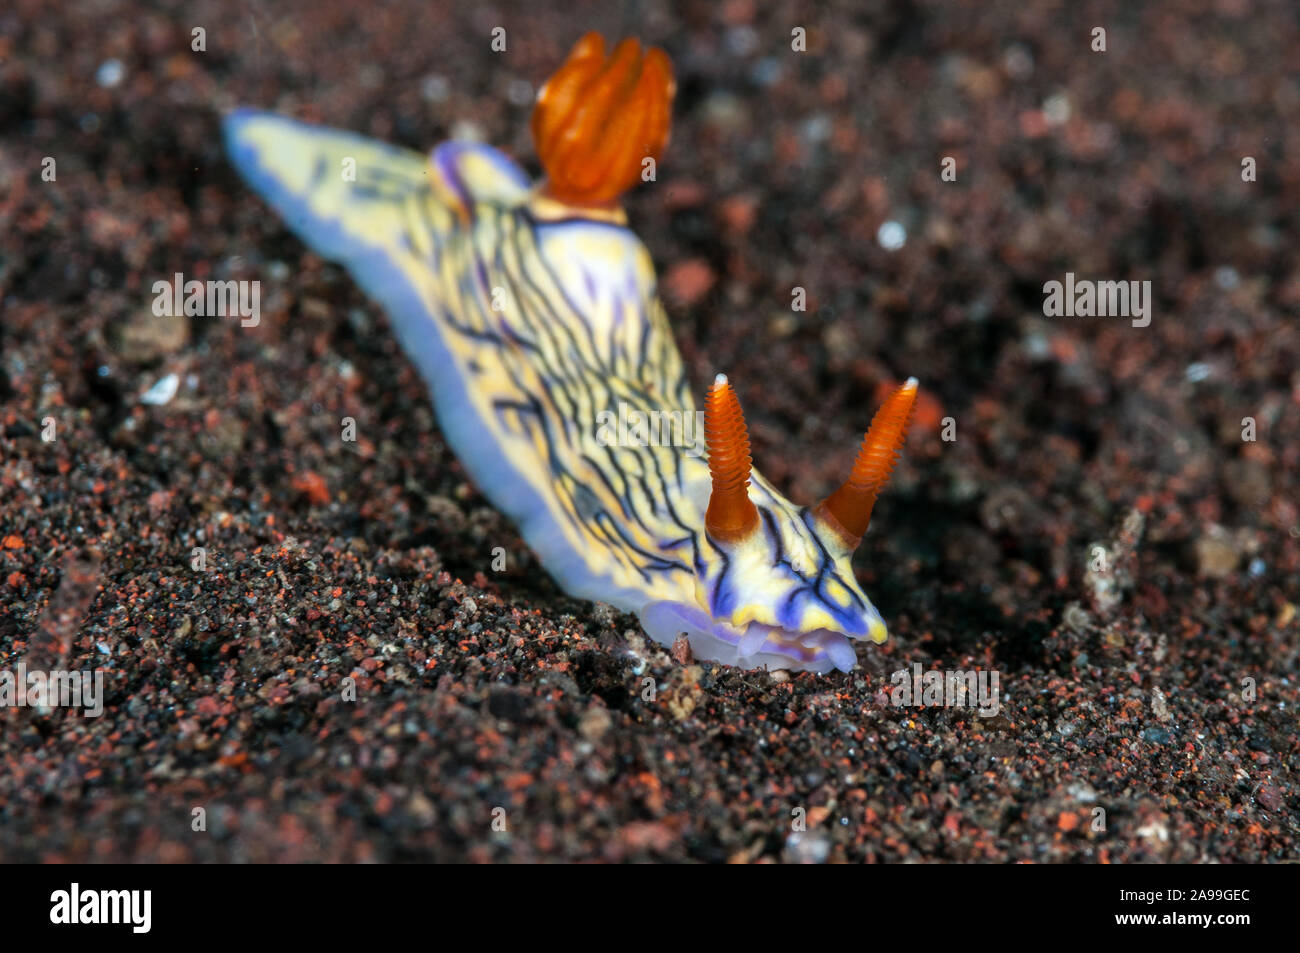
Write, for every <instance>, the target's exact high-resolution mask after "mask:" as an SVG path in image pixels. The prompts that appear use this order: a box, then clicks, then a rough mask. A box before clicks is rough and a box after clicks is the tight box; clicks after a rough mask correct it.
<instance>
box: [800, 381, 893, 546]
mask: <svg viewBox="0 0 1300 953" xmlns="http://www.w3.org/2000/svg"><path fill="white" fill-rule="evenodd" d="M915 404H916V378H915V377H911V378H908V380H907V382H906V383H905V384H903V386H902V387H900V388H898V390H896V391H894V392H893V393H892V394H890V395H889V398H888V399H887V400H886V401H885V402H884V403H883V404H881V405H880V409H879V410H878V411H876V416H875V417H873V418H871V427H870V428H868V430H867V435H866V436H865V437H863V438H862V449H861V450H859V451H858V459H857V460H856V461H855V462H854V464H853V472H852V473H850V474H849V478H848V479H847V480H845V481H844V485H843V486H841V487H840V488H839V489H838V490H836V491H835V492H834V493H832V494H831V495H830V496H828V497H826V499H825V500H823V501H822V503H821V504H820V505H819V506H818V508H817V510H818V513H819V515H821V516H822V517H823V518H828V519H829V521H830V523H831V525H832V526H834V527H835V528H836V529H837V530H839V531H840V534H841V535H842V536H844V538H845V540H846V541H847V542H848V543H850V544H851V545H852V546H856V545H857V544H858V541H859V540H861V539H862V537H863V536H864V535H865V534H866V532H867V526H868V525H869V524H870V523H871V508H872V507H873V506H875V505H876V497H877V496H878V495H879V494H880V491H881V490H883V489H884V488H885V484H886V483H888V482H889V475H890V473H892V472H893V470H894V464H895V463H897V462H898V453H899V451H900V450H902V449H903V441H905V440H906V439H907V426H908V424H909V423H910V422H911V419H912V408H913V406H915Z"/></svg>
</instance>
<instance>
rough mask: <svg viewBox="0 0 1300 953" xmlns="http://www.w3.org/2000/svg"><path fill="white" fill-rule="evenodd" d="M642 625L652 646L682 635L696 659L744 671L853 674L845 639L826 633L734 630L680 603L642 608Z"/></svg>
mask: <svg viewBox="0 0 1300 953" xmlns="http://www.w3.org/2000/svg"><path fill="white" fill-rule="evenodd" d="M641 625H642V627H643V628H644V629H645V630H646V632H647V633H648V634H649V635H650V637H651V638H653V639H654V640H655V641H656V642H658V643H660V644H661V645H666V646H670V647H671V646H672V644H673V643H674V642H675V641H676V640H677V638H678V637H679V636H681V635H685V636H686V638H687V639H688V640H689V641H690V643H691V654H692V655H694V656H695V657H696V658H697V659H701V660H703V661H710V662H722V663H724V664H726V665H735V666H738V667H739V668H746V669H768V670H769V671H775V670H777V669H786V670H788V671H792V672H805V671H806V672H818V673H825V672H830V671H835V670H837V669H838V670H839V671H841V672H848V671H852V670H853V669H854V668H855V667H857V664H858V659H857V654H856V653H855V652H854V651H853V643H852V642H851V641H850V640H849V639H848V637H847V636H845V635H843V634H842V633H840V632H832V631H831V630H830V629H814V630H813V631H811V632H788V631H786V630H785V629H780V628H776V627H775V626H770V625H762V624H761V623H758V622H751V623H750V624H749V625H747V626H744V627H743V628H736V627H735V626H732V625H729V624H727V623H726V622H719V621H717V620H714V619H711V618H710V617H709V616H708V614H707V613H705V612H703V611H701V610H699V609H697V608H694V607H693V606H687V605H683V604H682V603H679V602H654V603H651V604H650V605H648V606H646V607H645V608H644V609H642V610H641Z"/></svg>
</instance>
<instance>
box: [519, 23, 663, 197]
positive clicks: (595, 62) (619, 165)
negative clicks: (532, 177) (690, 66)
mask: <svg viewBox="0 0 1300 953" xmlns="http://www.w3.org/2000/svg"><path fill="white" fill-rule="evenodd" d="M676 89H677V84H676V82H675V81H674V79H673V68H672V64H671V63H670V62H669V61H668V55H667V54H666V53H664V51H663V50H661V49H659V48H658V47H651V48H650V49H648V50H646V51H645V52H644V53H643V52H642V50H641V44H640V43H638V42H637V41H636V40H635V39H632V38H631V37H629V38H627V39H625V40H623V41H622V42H621V43H619V44H618V46H616V47H615V48H614V52H613V54H612V55H610V56H609V57H606V56H605V39H604V37H602V36H601V35H600V34H599V33H588V34H587V35H586V36H584V37H583V38H582V39H581V40H579V41H578V42H577V44H576V45H575V46H574V47H573V51H572V52H571V53H570V54H569V58H568V59H567V60H565V61H564V65H563V66H561V67H560V68H559V70H557V71H556V73H555V75H553V76H552V77H551V78H550V79H549V80H547V82H546V85H545V86H543V87H542V90H541V92H539V93H538V94H537V105H536V106H535V107H534V108H533V122H532V126H533V142H534V145H535V147H536V149H537V156H538V158H539V159H540V160H541V162H542V167H543V168H544V169H545V170H546V186H545V191H546V193H547V194H548V195H550V196H551V197H553V198H556V199H559V200H560V201H562V202H567V203H569V204H571V205H589V206H591V205H595V206H608V205H611V204H613V203H614V202H615V201H616V200H617V199H618V197H619V196H620V195H622V194H623V193H624V192H626V191H627V190H628V189H630V188H631V187H632V186H633V185H634V184H636V182H637V180H638V179H639V178H640V177H641V168H642V163H643V162H644V161H645V160H646V159H647V158H650V159H654V160H655V161H656V162H658V161H659V156H660V154H661V153H662V152H663V150H664V147H665V146H667V145H668V129H669V123H670V120H671V107H672V100H673V94H674V93H675V92H676Z"/></svg>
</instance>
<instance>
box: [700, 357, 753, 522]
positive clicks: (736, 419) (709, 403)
mask: <svg viewBox="0 0 1300 953" xmlns="http://www.w3.org/2000/svg"><path fill="white" fill-rule="evenodd" d="M704 442H705V445H706V446H707V447H708V450H709V476H711V477H712V478H713V492H712V493H711V494H710V495H709V508H708V510H707V511H706V512H705V514H704V528H705V529H706V530H707V531H708V533H709V535H710V536H712V537H713V538H714V539H716V540H718V541H720V542H731V541H734V540H737V539H741V538H743V537H745V536H748V535H749V534H750V533H751V532H753V531H754V530H755V529H756V528H757V527H758V507H756V506H754V502H753V500H751V499H750V498H749V470H750V467H751V465H752V460H751V459H750V456H749V430H748V429H747V428H746V427H745V415H744V414H743V413H742V412H741V410H740V401H739V400H738V399H737V397H736V392H735V391H734V390H732V389H731V384H730V383H728V381H727V375H725V374H719V375H718V376H717V378H716V379H715V380H714V382H713V386H712V387H710V388H709V393H708V394H707V395H706V396H705V398H704Z"/></svg>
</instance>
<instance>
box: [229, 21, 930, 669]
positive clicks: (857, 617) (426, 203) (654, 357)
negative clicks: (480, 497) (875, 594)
mask: <svg viewBox="0 0 1300 953" xmlns="http://www.w3.org/2000/svg"><path fill="white" fill-rule="evenodd" d="M674 91H675V81H674V78H673V73H672V67H671V64H670V63H669V60H668V57H667V56H666V55H665V54H664V53H663V51H662V50H659V49H655V48H651V49H649V50H643V49H642V47H641V45H640V44H639V43H638V42H637V41H636V40H633V39H626V40H624V41H622V42H621V43H619V44H618V46H617V47H615V48H614V49H613V51H612V52H609V53H607V52H606V48H605V43H604V40H603V39H602V38H601V37H600V36H599V35H598V34H595V33H591V34H588V35H587V36H585V37H583V38H582V40H580V41H579V42H578V44H577V45H576V46H575V47H574V48H573V51H572V53H571V54H570V56H569V58H568V60H567V61H566V62H565V63H564V65H563V66H562V67H561V68H560V70H559V71H558V72H557V73H556V74H555V75H554V76H552V77H551V79H550V80H549V81H548V82H547V83H546V85H545V86H544V87H543V88H542V89H541V91H540V92H539V94H538V97H537V104H536V106H535V109H534V112H533V117H532V132H533V137H534V142H535V146H536V149H537V153H538V157H539V159H540V161H541V164H542V167H543V169H544V171H545V177H544V179H543V180H542V181H541V182H540V183H538V184H534V183H532V182H531V181H530V180H529V177H528V176H527V174H525V172H524V171H523V170H522V169H521V168H520V167H519V166H517V165H516V164H515V163H514V162H512V161H511V160H510V159H508V158H507V157H506V156H505V155H503V154H502V153H501V152H499V151H497V150H496V149H493V148H491V147H490V146H486V145H481V144H474V143H465V142H449V143H445V144H443V145H440V146H438V147H436V148H435V149H434V150H433V151H432V153H431V154H430V155H429V156H427V157H426V156H424V155H421V154H419V153H416V152H411V151H407V150H405V149H400V148H396V147H392V146H388V145H384V144H382V143H379V142H375V141H373V140H370V139H367V138H364V137H361V136H357V135H353V134H350V133H346V132H341V131H336V130H330V129H324V128H320V127H315V126H310V125H305V124H302V123H299V122H295V121H292V120H289V119H285V118H282V117H279V116H276V115H273V114H270V113H263V112H258V111H253V110H247V109H244V110H238V111H236V112H234V113H231V114H230V115H228V116H227V117H226V119H225V122H224V126H225V137H226V144H227V150H228V153H229V155H230V158H231V160H232V161H233V163H234V165H235V166H236V167H237V168H238V169H239V171H240V172H241V174H242V175H243V176H244V177H245V178H246V179H247V180H248V182H249V183H250V184H251V185H252V186H253V188H255V189H256V190H257V191H258V192H259V193H260V194H261V195H262V196H263V198H264V199H265V200H266V201H267V202H268V203H269V204H270V205H271V206H272V207H273V208H275V209H276V211H277V212H278V213H279V214H280V215H281V216H282V217H283V218H284V220H285V221H286V222H287V223H288V225H289V227H290V228H292V229H293V230H294V231H295V232H296V233H297V234H298V235H299V236H300V237H301V238H302V239H303V240H304V241H305V242H306V243H307V244H308V245H309V246H310V247H311V248H312V249H313V250H315V251H316V252H318V253H319V254H321V255H322V256H324V257H326V258H329V259H331V260H334V261H337V262H340V263H342V264H343V265H344V266H345V267H347V269H348V270H349V271H350V272H351V274H352V275H353V276H354V278H355V279H356V280H357V281H358V282H359V283H360V285H361V286H362V287H363V288H364V290H365V291H366V292H367V293H368V294H369V295H371V296H372V297H374V298H375V299H377V300H378V301H379V303H380V304H381V305H382V306H383V307H384V309H385V310H386V311H387V313H388V315H389V319H390V321H391V323H392V325H393V328H394V330H395V332H396V333H397V335H398V337H399V339H400V340H401V343H402V345H403V347H404V348H405V350H406V353H407V354H408V355H409V356H410V357H411V359H412V360H413V361H414V363H415V364H416V366H417V367H418V369H419V371H420V372H421V374H422V376H423V377H424V379H425V381H426V382H427V383H428V386H429V388H430V390H431V392H432V397H433V404H434V407H435V409H436V412H437V415H438V420H439V423H440V425H441V428H442V431H443V433H444V435H445V437H446V440H447V443H448V444H449V445H450V447H451V448H452V450H453V451H454V452H455V453H456V455H457V456H458V457H459V458H460V460H461V461H462V462H463V464H464V466H465V468H466V470H467V471H468V473H469V475H470V477H471V479H472V480H473V481H474V482H475V484H476V485H477V486H478V487H479V488H480V490H481V491H482V492H483V494H484V495H485V496H486V497H487V498H488V499H489V500H490V501H491V502H492V503H493V504H494V505H496V506H497V507H499V508H500V509H501V510H502V511H504V512H505V513H506V514H507V515H508V516H509V517H510V518H511V519H512V520H514V522H515V523H516V524H517V525H518V527H519V529H520V531H521V533H522V535H523V537H524V539H525V541H526V542H527V543H528V545H529V546H530V547H532V549H533V550H534V551H535V552H536V553H537V555H538V557H539V559H540V560H541V562H542V565H544V566H545V568H546V569H547V571H548V572H550V573H551V574H552V575H553V576H554V577H555V579H556V580H557V581H558V582H559V584H560V585H561V586H562V587H563V588H564V589H565V590H566V591H568V592H569V593H571V594H572V595H574V596H577V597H579V598H584V599H592V600H599V601H603V602H607V603H611V604H612V605H614V606H616V607H618V608H620V609H623V610H626V611H630V612H635V613H636V614H637V615H638V616H639V618H640V620H641V624H642V626H643V627H644V628H645V631H646V632H647V633H649V634H650V635H651V636H652V637H653V638H655V639H656V640H658V641H659V642H661V643H664V644H668V645H671V644H673V643H674V642H675V641H676V640H677V638H678V637H680V636H681V635H683V634H684V635H686V637H687V638H688V639H689V640H690V645H691V649H692V652H693V654H694V655H695V656H696V657H697V658H700V659H704V660H713V661H718V662H723V663H727V664H731V665H738V666H743V667H746V668H768V669H791V670H811V671H816V672H828V671H830V670H832V669H840V670H843V671H848V670H849V669H852V668H853V667H854V666H855V665H856V662H857V659H856V655H855V652H854V648H853V640H857V639H871V640H872V641H874V642H883V641H884V640H885V635H886V633H885V624H884V622H883V621H882V619H881V617H880V614H879V612H877V611H876V609H875V607H874V606H873V605H872V604H871V601H870V600H869V599H868V598H867V596H866V594H865V593H864V592H863V591H862V589H861V588H860V586H859V585H858V582H857V580H856V578H855V576H854V573H853V569H852V566H851V565H850V563H851V559H852V555H853V551H854V549H855V548H856V547H857V544H858V542H859V540H861V538H862V536H863V534H864V533H865V532H866V530H867V524H868V522H869V520H870V517H871V510H872V507H873V505H874V503H875V501H876V497H877V496H878V495H879V493H880V491H881V489H882V488H883V487H884V485H885V483H886V482H887V481H888V479H889V475H890V472H891V470H892V469H893V466H894V464H895V462H896V460H897V457H898V453H899V451H900V449H901V447H902V444H903V441H904V439H905V436H906V432H907V427H908V422H909V419H910V415H911V411H912V406H913V404H914V402H915V399H916V393H917V384H916V381H915V379H910V380H908V381H907V382H906V383H904V384H903V385H902V386H901V387H899V388H898V390H896V391H895V392H894V393H893V394H892V396H890V397H889V398H888V399H887V400H886V401H885V403H884V404H883V405H882V407H881V408H880V410H879V411H878V412H877V414H876V416H875V417H874V419H873V420H872V422H871V425H870V428H869V430H868V432H867V434H866V436H865V438H864V440H863V442H862V446H861V449H860V451H859V453H858V456H857V459H856V462H855V463H854V466H853V469H852V472H851V474H850V475H849V478H848V480H846V481H845V483H844V485H843V486H841V487H840V488H839V489H838V490H836V491H835V492H834V493H832V494H831V495H830V496H828V497H827V498H826V499H825V500H824V501H822V502H821V503H819V504H817V505H816V506H811V507H807V506H796V505H795V504H793V503H791V502H790V501H789V500H787V499H786V498H785V497H784V496H782V495H781V493H779V492H778V491H777V490H776V488H775V487H773V486H772V485H771V484H770V483H769V482H768V481H767V480H765V479H763V477H762V476H760V475H759V473H758V472H757V471H756V470H754V469H753V468H752V465H751V460H750V451H749V437H748V434H747V431H746V427H745V419H744V415H743V413H742V411H741V407H740V402H739V399H738V397H737V394H736V391H735V390H734V389H733V387H732V385H731V383H730V382H729V381H728V380H727V378H726V377H725V376H723V375H718V377H717V379H716V380H715V381H714V382H713V383H712V385H711V387H710V388H709V390H708V393H707V394H706V395H705V399H704V428H703V429H704V440H705V444H706V449H707V456H706V455H705V454H702V453H700V452H699V450H698V449H697V448H696V447H694V446H693V445H692V444H691V443H690V442H688V441H686V440H678V441H675V443H676V444H677V445H666V444H673V443H674V441H671V440H669V441H654V440H649V441H647V440H642V439H631V440H622V441H619V440H610V439H607V434H604V433H603V432H602V428H600V427H599V426H598V425H597V421H598V420H600V419H602V418H601V415H602V413H605V412H612V411H615V410H618V409H621V410H622V412H623V413H625V414H626V413H628V412H629V411H631V412H635V413H639V414H644V415H647V416H646V417H642V418H641V419H660V418H659V417H657V416H655V415H657V414H662V413H665V412H667V413H669V414H672V413H678V414H681V415H689V417H690V419H694V415H695V402H694V400H693V399H692V395H691V392H690V387H689V384H688V382H687V379H686V375H685V372H684V370H683V366H682V359H681V356H680V355H679V353H678V351H677V347H676V345H675V343H674V341H673V336H672V332H671V330H670V328H669V325H668V319H667V316H666V314H665V312H664V308H663V306H662V304H661V303H660V301H659V299H658V296H657V290H656V283H655V273H654V268H653V265H652V264H651V261H650V255H649V253H648V252H647V250H646V248H645V246H644V245H643V244H642V243H641V242H640V240H639V239H638V238H637V237H636V236H635V235H634V234H633V233H632V231H631V230H630V229H629V228H628V225H627V219H626V216H625V214H624V212H623V210H622V208H621V206H620V205H619V197H620V196H621V195H622V194H623V193H625V192H626V191H627V190H628V189H630V188H631V187H632V186H633V185H634V184H635V183H636V182H637V181H639V180H640V179H641V178H642V176H643V170H645V169H647V168H649V167H651V166H652V164H653V162H655V161H657V160H658V158H659V156H660V154H661V153H662V151H663V149H664V148H665V146H666V145H667V142H668V136H669V119H670V110H671V104H672V99H673V95H674ZM674 419H685V418H684V417H678V418H674Z"/></svg>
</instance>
